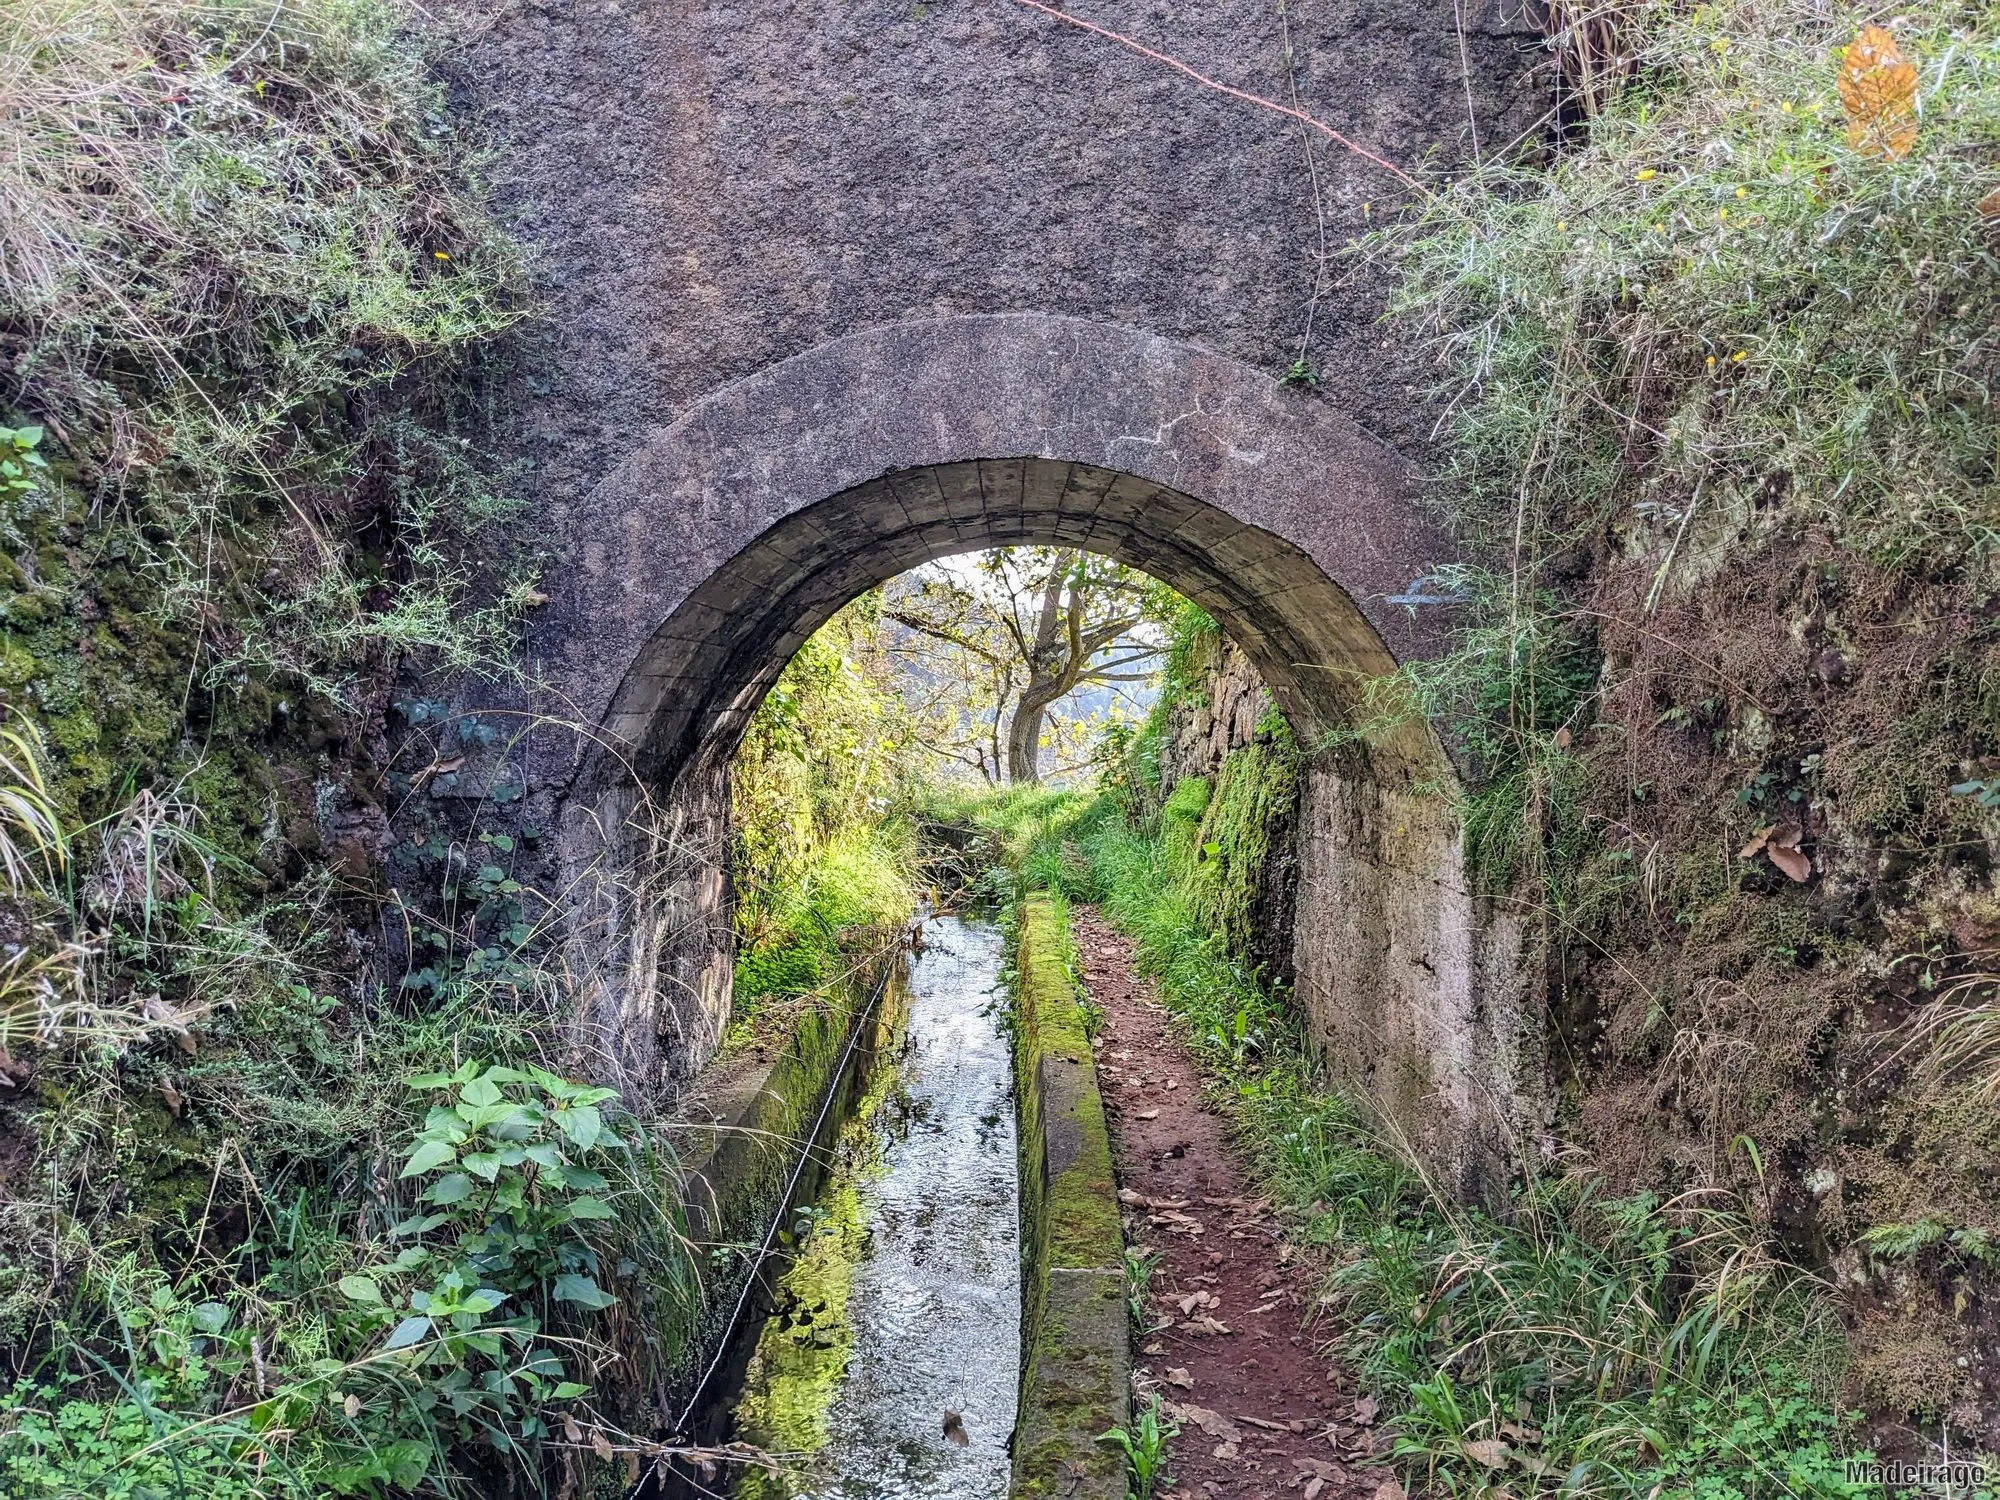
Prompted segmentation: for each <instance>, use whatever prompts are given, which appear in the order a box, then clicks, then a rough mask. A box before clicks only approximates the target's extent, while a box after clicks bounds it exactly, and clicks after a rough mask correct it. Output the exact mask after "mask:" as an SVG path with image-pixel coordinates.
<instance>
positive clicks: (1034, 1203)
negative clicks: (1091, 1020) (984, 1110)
mask: <svg viewBox="0 0 2000 1500" xmlns="http://www.w3.org/2000/svg"><path fill="white" fill-rule="evenodd" d="M1015 924H1016V932H1015V938H1016V947H1015V958H1014V968H1013V987H1014V1031H1015V1042H1014V1070H1015V1084H1016V1089H1015V1093H1016V1098H1017V1100H1018V1110H1019V1118H1020V1150H1021V1241H1022V1278H1021V1280H1022V1311H1023V1316H1022V1328H1021V1408H1020V1418H1019V1424H1018V1426H1017V1428H1016V1446H1015V1469H1014V1481H1015V1482H1014V1493H1015V1494H1017V1495H1042V1494H1057V1493H1065V1494H1067V1493H1076V1492H1075V1491H1074V1490H1067V1489H1060V1488H1058V1487H1057V1486H1058V1485H1059V1484H1061V1483H1072V1482H1074V1480H1075V1479H1076V1478H1093V1477H1094V1478H1095V1479H1096V1480H1098V1481H1100V1482H1103V1481H1109V1480H1116V1481H1117V1483H1118V1486H1119V1489H1118V1490H1112V1491H1110V1493H1119V1492H1120V1491H1122V1485H1123V1479H1122V1475H1123V1465H1122V1461H1121V1460H1119V1459H1117V1458H1116V1456H1115V1455H1111V1454H1110V1451H1109V1450H1108V1449H1105V1448H1103V1447H1102V1446H1100V1445H1098V1444H1097V1442H1096V1438H1097V1436H1098V1434H1100V1433H1102V1432H1104V1431H1105V1430H1106V1429H1107V1428H1110V1427H1113V1426H1118V1425H1122V1424H1123V1421H1124V1415H1123V1414H1124V1411H1125V1408H1126V1405H1127V1400H1128V1398H1127V1394H1126V1370H1127V1366H1128V1363H1129V1359H1130V1352H1129V1349H1128V1346H1127V1339H1128V1337H1129V1330H1128V1328H1127V1324H1126V1313H1125V1299H1124V1287H1125V1280H1124V1275H1125V1273H1124V1255H1125V1236H1124V1227H1123V1224H1122V1221H1121V1218H1120V1215H1119V1210H1118V1196H1117V1194H1118V1183H1117V1178H1116V1174H1115V1171H1114V1169H1113V1166H1112V1158H1111V1137H1110V1132H1109V1129H1108V1127H1107V1125H1106V1122H1105V1118H1104V1101H1103V1098H1102V1096H1101V1095H1100V1094H1099V1092H1098V1088H1097V1070H1096V1065H1095V1061H1094V1059H1093V1057H1092V1053H1091V1048H1090V1037H1089V1035H1088V1034H1087V1032H1086V1030H1085V1027H1084V1017H1083V1011H1082V1009H1081V1007H1080V1006H1079V1005H1078V1004H1077V992H1076V984H1075V981H1074V980H1073V979H1072V978H1071V976H1070V972H1069V969H1068V967H1067V965H1066V963H1065V954H1066V953H1067V951H1068V948H1069V944H1068V916H1067V912H1066V909H1065V908H1064V906H1063V904H1062V902H1061V898H1060V897H1050V896H1047V895H1041V896H1031V897H1028V898H1026V899H1024V900H1022V901H1021V902H1020V903H1019V905H1018V906H1017V907H1016V908H1015ZM1066 1476H1067V1477H1066ZM1086 1493H1095V1491H1094V1490H1093V1491H1086Z"/></svg>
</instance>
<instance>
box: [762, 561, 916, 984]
mask: <svg viewBox="0 0 2000 1500" xmlns="http://www.w3.org/2000/svg"><path fill="white" fill-rule="evenodd" d="M874 606H875V600H874V598H873V596H869V597H868V598H864V599H863V600H861V601H859V602H858V603H856V604H853V605H850V606H849V607H848V608H847V609H846V610H843V611H842V612H841V613H840V614H839V615H837V616H836V617H835V618H834V619H833V620H832V621H830V622H829V623H828V624H827V625H825V626H824V627H822V628H821V629H820V630H819V631H818V632H817V633H816V634H815V635H814V636H813V637H812V639H811V640H809V641H807V642H806V644H805V645H804V646H803V647H802V648H800V650H799V653H798V655H796V656H795V657H793V658H792V660H791V661H790V662H789V663H788V664H787V665H786V667H785V670H784V672H783V674H782V675H781V676H780V677H779V678H778V681H777V683H776V684H775V685H774V686H773V687H772V689H771V691H770V693H769V694H768V695H767V696H766V697H765V699H764V702H763V704H762V705H761V706H760V707H759V708H758V710H757V714H756V717H755V718H754V719H753V720H752V721H751V725H750V729H749V731H748V732H747V733H746V734H745V736H744V740H743V745H742V748H741V749H740V750H739V751H738V752H737V755H736V761H735V764H734V765H733V767H732V768H731V773H730V774H731V782H730V799H731V809H732V813H733V822H734V846H733V851H732V852H733V864H732V875H733V877H734V880H735V885H736V902H737V905H736V932H737V939H738V942H739V944H740V951H739V954H738V958H737V969H736V982H737V989H738V999H739V1003H744V1004H748V1003H751V1002H754V1001H755V999H756V998H757V997H758V996H760V995H765V994H777V993H787V992H792V991H800V990H809V989H813V988H815V987H816V986H818V985H820V984H822V983H825V982H826V981H828V980H830V979H833V978H835V977H836V976H837V975H838V974H839V973H840V972H841V971H842V970H844V969H845V968H846V967H847V963H848V960H847V958H846V955H848V954H850V953H851V952H852V951H853V950H854V949H855V948H856V947H857V946H865V945H867V944H868V943H869V942H870V941H871V940H872V939H875V938H879V936H880V935H881V933H882V932H883V930H884V929H886V928H890V927H894V926H896V925H898V924H900V923H901V922H903V921H904V920H905V919H906V918H907V917H908V916H909V914H910V912H911V910H912V908H913V906H914V904H915V888H914V884H913V867H914V863H915V858H916V854H915V847H916V846H915V835H914V831H913V829H912V827H911V824H910V816H909V814H910V808H911V805H912V798H913V796H914V787H913V785H912V783H911V781H910V779H909V777H910V773H909V770H908V767H909V765H910V761H911V757H910V755H909V751H908V747H907V745H906V744H905V741H904V738H903V737H904V735H905V733H906V732H907V725H908V721H907V718H906V716H905V714H904V713H903V704H902V699H901V697H900V696H899V695H898V693H897V691H896V684H895V682H894V680H893V677H892V675H891V669H890V667H889V665H888V663H887V662H886V661H885V660H884V659H883V658H882V657H881V656H880V654H879V653H878V651H877V650H876V643H875V633H874V632H875V615H874Z"/></svg>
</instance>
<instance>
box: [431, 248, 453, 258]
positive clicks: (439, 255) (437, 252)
mask: <svg viewBox="0 0 2000 1500" xmlns="http://www.w3.org/2000/svg"><path fill="white" fill-rule="evenodd" d="M431 254H432V255H434V256H436V257H437V258H438V259H439V260H450V259H451V257H450V256H449V255H446V254H445V253H444V251H442V250H433V251H431Z"/></svg>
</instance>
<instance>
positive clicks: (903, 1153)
mask: <svg viewBox="0 0 2000 1500" xmlns="http://www.w3.org/2000/svg"><path fill="white" fill-rule="evenodd" d="M1002 951H1003V945H1002V940H1001V936H1000V933H999V931H998V930H997V929H996V928H995V927H994V926H993V925H992V924H991V923H987V922H982V921H977V920H973V919H969V918H962V917H956V916H934V917H931V918H930V919H929V920H927V921H926V922H925V923H924V925H923V928H922V940H921V943H920V945H919V946H918V948H917V951H916V952H915V953H913V954H912V955H910V956H909V957H907V958H906V959H904V960H903V961H902V963H901V964H900V965H899V966H898V968H897V969H896V970H895V971H893V972H892V973H891V974H890V976H889V978H888V981H887V983H886V984H885V985H884V986H883V988H882V990H881V991H880V993H879V996H878V997H877V998H876V1000H875V1010H874V1013H873V1014H872V1015H871V1016H869V1017H866V1018H864V1024H863V1025H862V1026H861V1027H860V1028H859V1030H858V1032H857V1036H858V1038H860V1039H861V1040H862V1041H863V1045H861V1046H859V1047H856V1048H855V1049H854V1053H853V1056H852V1060H851V1061H850V1063H849V1065H848V1069H847V1071H846V1073H845V1076H843V1077H841V1078H838V1079H836V1080H835V1082H834V1085H833V1088H834V1090H835V1094H834V1096H833V1100H832V1103H833V1106H834V1107H833V1108H832V1110H831V1111H830V1116H831V1117H830V1118H829V1119H828V1120H827V1122H826V1123H825V1125H824V1127H823V1128H822V1130H821V1132H820V1133H819V1135H818V1137H817V1142H818V1146H817V1150H816V1152H815V1157H816V1158H817V1159H816V1161H815V1162H814V1165H816V1166H817V1167H819V1168H820V1170H819V1172H818V1173H817V1174H815V1175H817V1177H818V1186H817V1188H816V1190H813V1191H811V1192H810V1194H809V1195H808V1196H806V1197H805V1198H804V1199H803V1201H800V1200H796V1199H795V1200H794V1201H793V1202H792V1203H791V1204H790V1205H789V1207H788V1208H787V1209H786V1210H785V1212H786V1214H787V1216H788V1228H789V1239H790V1254H789V1256H788V1257H787V1258H785V1259H784V1260H782V1261H774V1262H772V1263H771V1264H770V1266H769V1267H768V1269H767V1270H766V1273H765V1274H764V1275H763V1276H760V1277H759V1278H757V1280H756V1281H755V1282H754V1283H753V1284H752V1286H751V1288H750V1289H749V1294H748V1296H747V1298H746V1299H745V1305H746V1314H745V1315H744V1316H743V1317H741V1318H740V1319H738V1321H737V1326H736V1331H735V1334H734V1336H733V1339H732V1340H731V1344H730V1346H729V1347H728V1348H727V1349H725V1350H724V1351H723V1354H722V1357H721V1359H719V1360H718V1362H717V1371H718V1373H717V1375H716V1377H715V1378H714V1380H713V1382H712V1392H711V1394H709V1395H708V1396H707V1397H706V1398H705V1402H704V1406H705V1412H704V1415H703V1418H702V1420H701V1422H700V1424H699V1426H700V1428H701V1429H702V1430H703V1435H704V1436H706V1437H708V1438H709V1439H710V1440H713V1441H734V1442H738V1443H747V1444H750V1445H752V1446H754V1447H756V1448H758V1449H761V1450H763V1451H764V1452H765V1453H767V1454H769V1455H770V1456H771V1458H772V1459H773V1460H775V1461H776V1463H777V1468H776V1469H775V1471H774V1470H767V1469H764V1468H759V1467H756V1466H737V1465H727V1466H722V1467H719V1468H717V1469H715V1470H712V1471H710V1472H709V1473H707V1474H701V1475H695V1474H686V1473H684V1474H683V1475H682V1476H681V1478H680V1479H679V1480H677V1481H675V1482H671V1483H670V1484H669V1485H668V1486H667V1489H668V1491H669V1492H670V1493H675V1494H680V1495H687V1496H698V1495H728V1496H732V1497H735V1500H808V1497H810V1500H835V1497H838V1500H892V1497H893V1500H905V1497H908V1500H928V1497H938V1500H947V1497H948V1500H1000V1497H1004V1496H1005V1495H1006V1494H1007V1488H1008V1479H1009V1458H1008V1448H1009V1438H1010V1436H1011V1434H1012V1432H1013V1428H1014V1419H1015V1405H1016V1401H1017V1394H1018V1385H1019V1375H1020V1369H1019V1366H1020V1347H1019V1346H1020V1323H1021V1254H1020V1229H1019V1186H1018V1175H1017V1159H1016V1121H1015V1111H1014V1099H1013V1086H1012V1060H1011V1055H1010V1051H1009V1047H1008V1041H1007V1037H1006V1035H1005V1033H1004V1032H1003V1030H1002V1014H1001V1009H1002V1007H1001V1000H1002V991H1001V974H1000V971H1001V961H1002ZM843 1104H844V1105H845V1108H844V1110H843V1109H842V1108H841V1107H840V1106H841V1105H843Z"/></svg>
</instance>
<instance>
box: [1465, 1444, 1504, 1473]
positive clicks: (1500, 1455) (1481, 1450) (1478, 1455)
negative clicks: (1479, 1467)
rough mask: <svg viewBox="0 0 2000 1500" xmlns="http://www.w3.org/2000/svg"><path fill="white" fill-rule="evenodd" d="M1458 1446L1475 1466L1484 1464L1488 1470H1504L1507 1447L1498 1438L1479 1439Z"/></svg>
mask: <svg viewBox="0 0 2000 1500" xmlns="http://www.w3.org/2000/svg"><path fill="white" fill-rule="evenodd" d="M1458 1446H1459V1447H1460V1448H1462V1449H1464V1450H1465V1456H1466V1457H1467V1458H1469V1459H1471V1460H1472V1461H1473V1462H1474V1463H1476V1464H1484V1465H1486V1467H1487V1468H1489V1469H1504V1468H1505V1467H1506V1466H1507V1445H1506V1444H1505V1443H1503V1442H1501V1441H1500V1439H1498V1438H1480V1439H1478V1440H1477V1441H1475V1442H1470V1443H1460V1444H1459V1445H1458Z"/></svg>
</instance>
